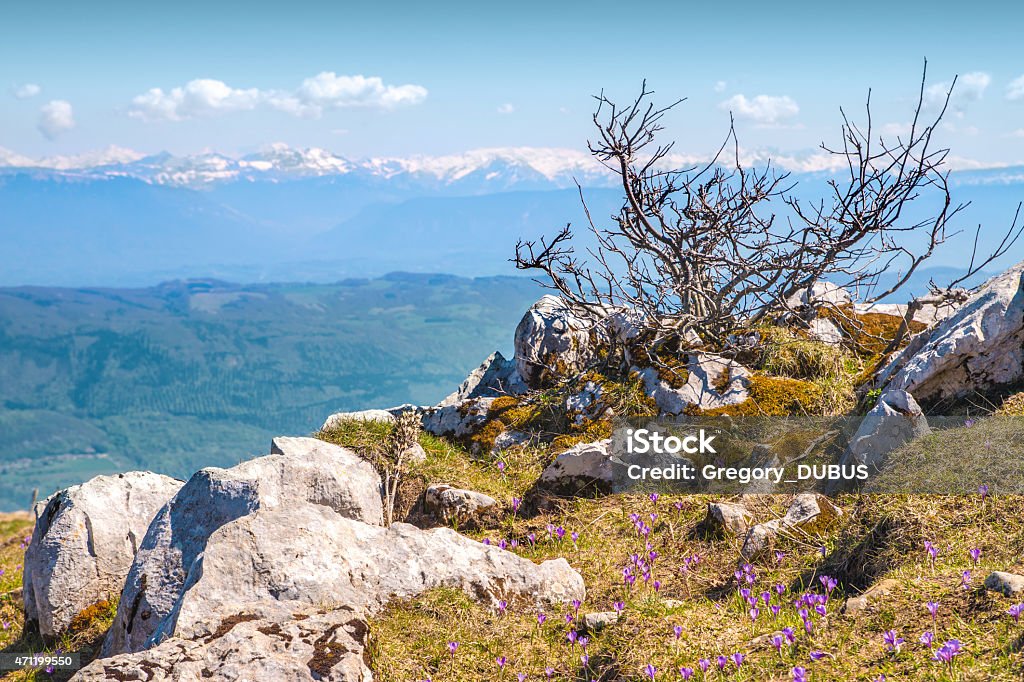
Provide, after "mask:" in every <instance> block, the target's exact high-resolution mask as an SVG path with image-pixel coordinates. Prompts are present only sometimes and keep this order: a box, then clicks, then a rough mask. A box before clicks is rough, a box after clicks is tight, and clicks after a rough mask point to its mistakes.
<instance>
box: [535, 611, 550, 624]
mask: <svg viewBox="0 0 1024 682" xmlns="http://www.w3.org/2000/svg"><path fill="white" fill-rule="evenodd" d="M547 619H548V616H547V614H546V613H544V612H543V611H538V612H537V625H544V621H546V620H547Z"/></svg>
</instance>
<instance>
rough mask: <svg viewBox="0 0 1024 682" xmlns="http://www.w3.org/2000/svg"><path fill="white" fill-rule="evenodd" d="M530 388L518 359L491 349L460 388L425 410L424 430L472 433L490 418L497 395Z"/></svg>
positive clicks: (461, 434) (456, 435) (453, 434)
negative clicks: (489, 353) (518, 367)
mask: <svg viewBox="0 0 1024 682" xmlns="http://www.w3.org/2000/svg"><path fill="white" fill-rule="evenodd" d="M527 390H529V389H528V388H527V386H526V384H525V383H524V382H523V380H522V379H521V378H520V377H519V372H518V371H517V370H516V363H515V362H514V361H512V360H506V359H505V358H504V357H503V356H502V354H501V353H497V352H495V353H492V354H491V355H490V356H489V357H488V358H487V359H486V360H484V362H483V364H481V365H480V366H479V367H477V368H476V369H475V370H473V371H472V372H470V373H469V376H468V377H466V379H465V380H464V381H463V382H462V384H461V385H460V386H459V388H458V390H457V391H455V392H454V393H452V394H451V395H449V396H448V397H447V398H445V399H444V400H442V401H441V402H440V403H438V404H437V405H435V406H434V407H430V408H426V409H425V410H423V414H422V417H421V421H422V425H423V430H424V431H426V432H427V433H431V434H433V435H435V436H450V437H454V438H462V437H464V436H469V435H472V434H473V433H474V432H476V430H477V429H478V428H480V427H481V426H483V424H484V422H486V421H487V416H488V412H489V411H490V409H491V403H493V402H494V399H495V398H497V397H499V396H503V395H521V394H523V393H525V392H526V391H527Z"/></svg>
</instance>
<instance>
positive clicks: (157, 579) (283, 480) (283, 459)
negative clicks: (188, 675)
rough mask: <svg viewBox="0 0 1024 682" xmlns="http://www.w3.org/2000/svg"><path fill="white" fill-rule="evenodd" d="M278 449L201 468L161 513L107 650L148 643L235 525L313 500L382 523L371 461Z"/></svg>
mask: <svg viewBox="0 0 1024 682" xmlns="http://www.w3.org/2000/svg"><path fill="white" fill-rule="evenodd" d="M272 447H273V449H274V450H276V451H277V452H279V453H282V454H273V455H269V456H266V457H260V458H257V459H253V460H250V461H248V462H243V463H242V464H239V465H238V466H235V467H232V468H231V469H217V468H209V469H202V470H200V471H198V472H197V473H196V474H194V475H193V476H192V478H190V479H189V480H188V482H187V483H186V484H185V485H184V486H183V487H182V488H181V489H180V490H179V491H178V492H177V494H175V495H174V497H172V498H171V499H170V501H169V502H167V504H166V505H165V506H164V507H163V508H162V509H161V510H160V511H159V512H158V513H157V514H156V517H155V518H154V519H153V522H152V524H150V526H149V529H148V530H147V531H146V534H145V537H144V538H143V539H142V541H141V543H140V544H139V549H138V552H137V553H136V554H135V559H134V561H133V562H132V564H131V569H130V570H129V571H128V574H127V578H126V579H125V581H124V589H123V591H122V593H121V600H120V603H119V604H118V610H117V615H116V617H115V620H114V624H113V626H112V627H111V629H110V633H109V635H108V637H107V640H106V642H105V643H104V651H105V652H109V653H118V652H123V651H135V650H138V649H139V648H141V647H142V646H143V645H144V643H145V641H146V639H147V638H148V637H149V635H150V634H152V632H153V629H154V626H155V625H156V624H157V622H159V621H161V620H162V619H163V618H164V617H165V616H166V615H167V614H169V613H171V612H172V610H173V609H175V600H176V599H177V596H178V595H179V593H180V592H181V590H182V589H184V585H185V584H186V583H187V582H188V581H189V580H190V579H191V577H190V575H191V571H192V570H193V569H194V568H196V567H197V566H199V567H201V566H202V554H203V551H204V547H205V544H206V541H207V539H208V538H209V537H210V536H211V535H212V534H213V533H214V532H216V530H217V529H218V528H220V527H221V526H223V525H225V524H227V523H230V522H231V521H234V520H236V519H239V518H242V517H244V516H246V515H248V514H251V513H253V512H255V511H257V510H261V509H274V508H280V507H289V506H292V505H296V504H300V503H309V504H314V505H320V506H322V507H324V508H327V509H330V510H332V511H333V512H334V513H336V514H339V515H342V516H345V517H350V518H353V519H356V520H359V521H361V522H364V523H367V524H380V523H381V518H382V503H381V495H380V485H381V483H380V477H379V476H378V475H377V473H376V471H374V469H373V467H372V466H371V465H370V464H369V463H367V462H365V461H364V460H362V459H360V458H359V457H358V456H357V455H355V454H354V453H352V452H350V451H348V450H345V449H344V448H340V447H338V446H336V445H331V444H329V443H323V442H321V441H318V440H316V439H313V438H275V439H274V444H273V446H272ZM197 562H198V563H197ZM143 616H145V617H144V618H143Z"/></svg>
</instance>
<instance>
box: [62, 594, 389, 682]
mask: <svg viewBox="0 0 1024 682" xmlns="http://www.w3.org/2000/svg"><path fill="white" fill-rule="evenodd" d="M274 606H276V608H274V607H272V606H269V605H266V604H253V605H246V606H243V607H240V608H242V611H240V612H239V613H237V614H232V616H229V617H228V618H226V619H221V617H220V614H212V616H211V617H212V620H211V622H210V623H209V625H208V626H207V627H206V628H205V629H207V630H209V631H210V632H211V634H210V636H208V637H204V638H201V639H191V640H190V639H182V638H179V637H174V638H171V639H168V640H166V641H164V642H163V643H161V644H160V645H159V646H157V647H154V648H152V649H148V650H144V651H139V652H137V653H130V654H121V655H118V656H114V657H112V658H101V659H97V660H95V661H93V662H92V663H90V664H89V665H88V666H86V667H85V668H83V669H82V670H80V671H79V672H78V673H77V674H76V675H75V676H74V677H73V678H71V679H73V680H75V681H76V682H92V681H97V682H98V681H100V680H134V679H141V678H140V677H138V675H139V671H145V679H146V680H149V681H151V682H165V681H166V682H171V681H182V680H203V679H213V680H236V681H238V682H242V681H248V682H257V681H262V680H274V681H275V682H276V681H278V680H281V681H299V680H302V681H307V680H308V681H312V680H334V681H336V682H372V680H373V674H372V673H371V672H370V669H369V668H368V667H367V666H366V663H365V660H364V655H363V650H364V646H365V644H366V634H367V624H366V621H365V620H363V619H362V618H360V617H359V616H358V615H356V614H355V613H354V612H353V611H352V609H350V608H330V609H327V608H309V607H306V608H301V609H287V608H283V605H277V604H275V605H274Z"/></svg>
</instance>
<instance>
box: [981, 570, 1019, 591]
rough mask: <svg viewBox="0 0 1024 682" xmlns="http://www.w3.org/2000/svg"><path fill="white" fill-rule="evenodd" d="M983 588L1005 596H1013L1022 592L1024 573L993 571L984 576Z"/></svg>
mask: <svg viewBox="0 0 1024 682" xmlns="http://www.w3.org/2000/svg"><path fill="white" fill-rule="evenodd" d="M985 589H986V590H989V591H991V592H999V593H1000V594H1002V595H1004V596H1006V597H1013V596H1015V595H1017V594H1020V593H1021V592H1024V575H1017V574H1016V573H1006V572H1005V571H993V572H992V573H990V574H989V575H988V577H987V578H985Z"/></svg>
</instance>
